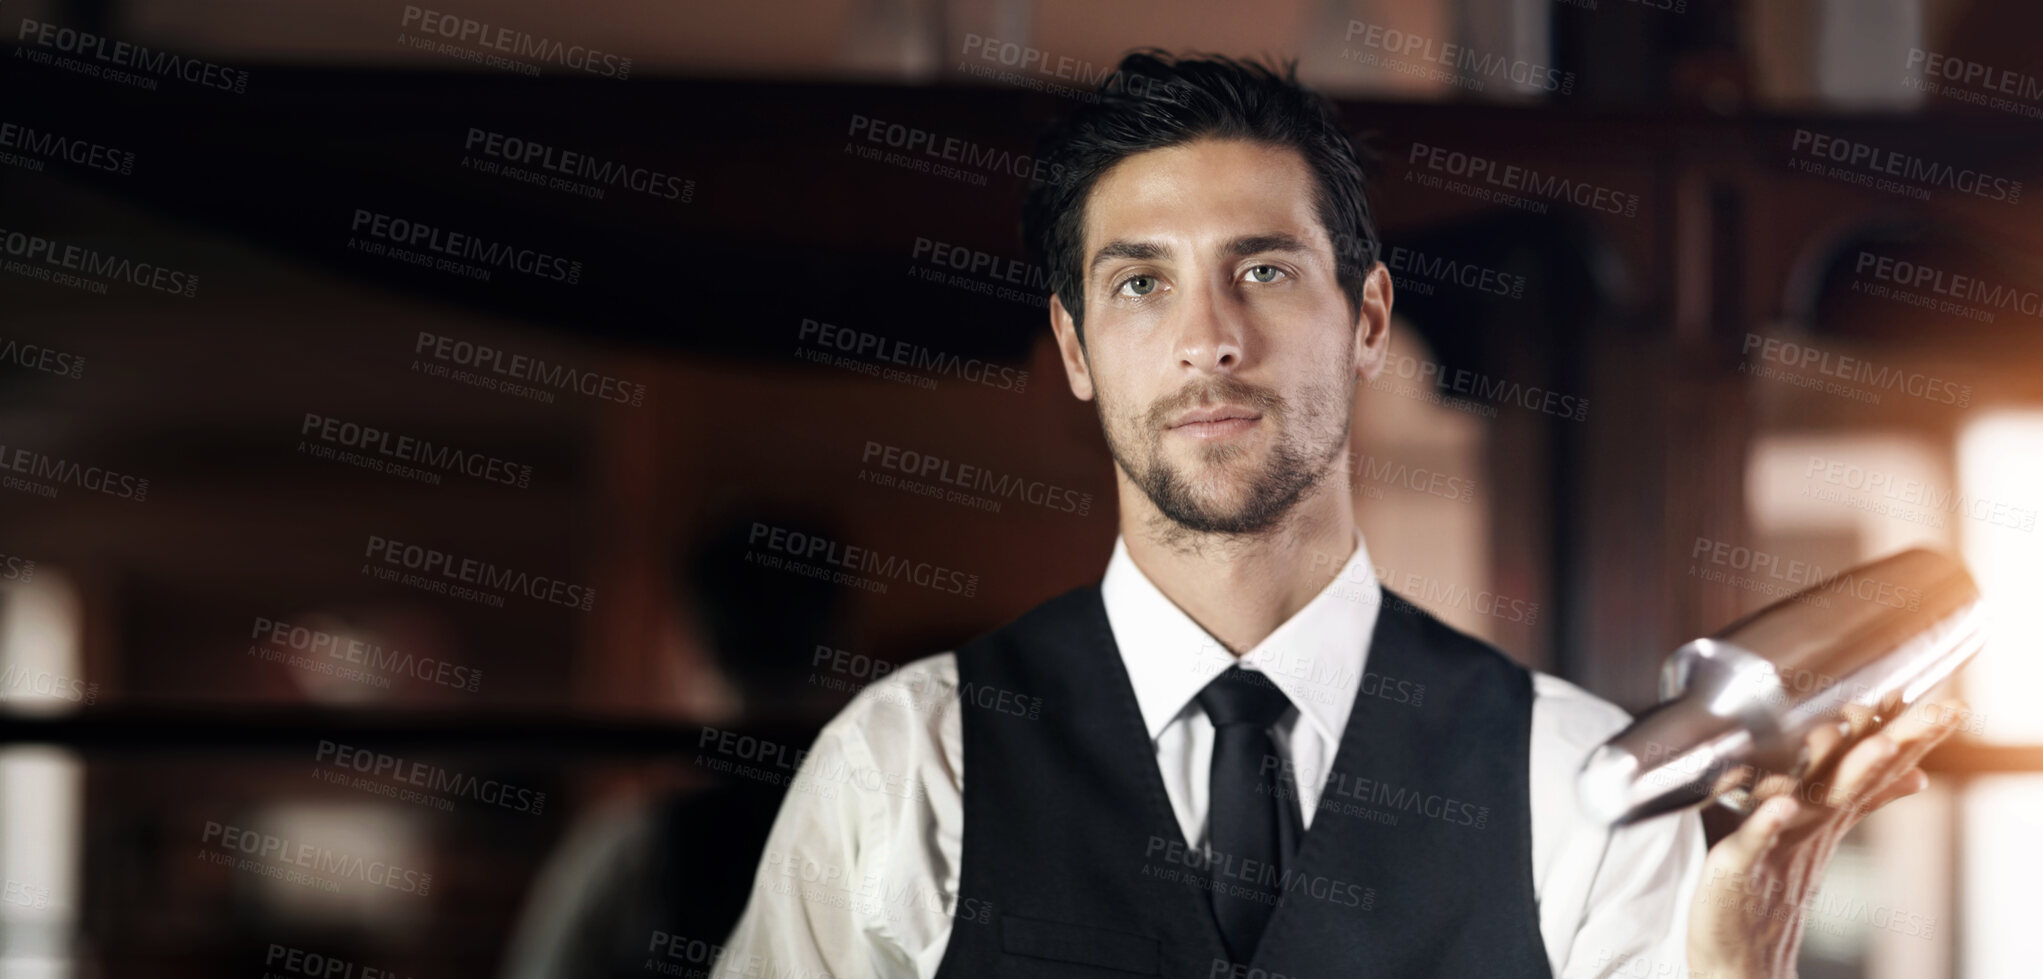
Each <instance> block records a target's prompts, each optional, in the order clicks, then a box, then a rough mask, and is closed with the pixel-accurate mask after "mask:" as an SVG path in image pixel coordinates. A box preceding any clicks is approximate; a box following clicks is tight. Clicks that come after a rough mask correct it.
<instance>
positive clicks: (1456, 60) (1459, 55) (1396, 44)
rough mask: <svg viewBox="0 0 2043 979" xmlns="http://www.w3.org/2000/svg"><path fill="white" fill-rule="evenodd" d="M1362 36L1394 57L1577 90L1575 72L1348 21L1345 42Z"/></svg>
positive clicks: (1561, 90) (1362, 40)
mask: <svg viewBox="0 0 2043 979" xmlns="http://www.w3.org/2000/svg"><path fill="white" fill-rule="evenodd" d="M1358 37H1359V38H1360V43H1361V44H1362V46H1363V47H1367V48H1375V49H1377V50H1379V51H1382V52H1384V53H1385V54H1388V55H1391V56H1393V57H1398V58H1412V59H1416V60H1419V61H1425V62H1431V63H1433V64H1436V65H1443V66H1445V67H1448V68H1452V69H1454V70H1455V71H1459V72H1466V73H1468V74H1470V75H1473V76H1476V77H1480V78H1485V79H1489V80H1492V81H1494V80H1498V79H1509V80H1510V81H1511V83H1512V84H1514V85H1523V86H1525V87H1527V88H1533V89H1538V90H1540V91H1545V92H1559V93H1560V94H1562V95H1568V94H1571V93H1573V92H1574V90H1575V73H1574V72H1572V71H1567V72H1564V71H1560V70H1559V69H1556V68H1552V67H1550V66H1547V65H1542V64H1537V63H1534V62H1529V61H1524V60H1522V59H1517V58H1507V57H1505V56H1503V55H1501V54H1495V53H1490V52H1483V51H1478V50H1476V49H1475V48H1471V47H1469V46H1467V45H1465V44H1447V43H1441V42H1439V41H1436V40H1434V39H1433V38H1430V37H1426V36H1425V35H1423V34H1414V33H1412V32H1410V31H1401V30H1398V29H1397V28H1395V27H1386V26H1384V25H1382V24H1372V23H1369V22H1368V21H1366V20H1351V21H1349V22H1348V34H1347V36H1346V37H1345V38H1342V40H1345V41H1355V40H1357V38H1358Z"/></svg>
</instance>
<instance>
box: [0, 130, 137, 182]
mask: <svg viewBox="0 0 2043 979" xmlns="http://www.w3.org/2000/svg"><path fill="white" fill-rule="evenodd" d="M0 150H19V151H20V152H22V153H27V154H29V155H31V156H39V157H42V158H43V159H45V160H63V161H64V162H66V163H72V164H76V165H77V166H81V167H85V168H87V169H91V170H105V171H107V172H108V173H118V174H120V175H122V176H126V175H128V174H131V173H133V172H135V154H134V153H132V152H130V151H128V150H118V149H114V148H113V147H111V146H102V145H100V144H98V143H95V142H93V141H91V140H87V139H78V138H76V137H72V136H65V135H62V134H60V133H53V132H48V131H45V130H41V129H37V128H35V127H33V126H24V125H21V124H19V123H13V122H0ZM12 156H13V154H11V153H7V152H0V162H10V163H11V162H14V161H13V160H11V159H9V157H12ZM26 162H28V163H31V164H34V165H33V166H30V167H29V168H28V169H31V170H41V169H42V164H41V162H40V161H36V160H29V161H26Z"/></svg>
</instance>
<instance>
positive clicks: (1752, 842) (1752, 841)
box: [1707, 796, 1802, 880]
mask: <svg viewBox="0 0 2043 979" xmlns="http://www.w3.org/2000/svg"><path fill="white" fill-rule="evenodd" d="M1801 809H1802V807H1800V806H1798V805H1796V804H1795V800H1794V799H1792V798H1790V797H1787V796H1781V797H1779V798H1775V799H1771V800H1768V801H1767V802H1766V804H1764V805H1762V806H1760V807H1759V808H1758V809H1755V810H1753V812H1752V815H1750V816H1747V817H1745V821H1744V822H1742V823H1739V824H1738V828H1737V829H1735V830H1733V831H1732V832H1731V835H1729V836H1726V837H1724V838H1723V839H1721V840H1718V841H1717V845H1716V846H1713V847H1710V852H1709V857H1708V859H1707V862H1708V863H1709V865H1710V876H1711V879H1713V880H1720V879H1743V877H1744V876H1745V875H1746V874H1749V873H1751V872H1752V869H1753V868H1755V867H1757V866H1759V863H1760V861H1762V860H1764V859H1766V855H1767V854H1768V853H1769V852H1771V851H1772V850H1773V848H1774V845H1775V844H1776V843H1778V842H1779V841H1780V837H1781V832H1782V830H1783V829H1784V828H1785V827H1786V826H1787V824H1788V823H1789V821H1791V820H1792V819H1794V817H1795V816H1796V814H1797V813H1798V812H1799V811H1800V810H1801Z"/></svg>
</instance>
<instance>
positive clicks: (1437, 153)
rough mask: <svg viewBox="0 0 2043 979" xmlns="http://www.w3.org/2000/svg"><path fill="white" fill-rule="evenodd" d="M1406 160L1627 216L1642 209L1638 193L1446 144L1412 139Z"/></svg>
mask: <svg viewBox="0 0 2043 979" xmlns="http://www.w3.org/2000/svg"><path fill="white" fill-rule="evenodd" d="M1405 162H1406V163H1409V164H1415V165H1417V166H1419V167H1424V168H1425V169H1427V170H1432V171H1436V172H1439V173H1444V174H1446V175H1448V176H1450V177H1458V178H1460V179H1463V180H1467V181H1471V182H1478V183H1482V184H1488V185H1491V186H1494V187H1501V188H1503V189H1505V190H1507V191H1511V192H1513V193H1518V194H1524V195H1526V196H1527V197H1530V198H1545V199H1547V200H1554V201H1563V202H1566V203H1569V204H1574V205H1576V206H1577V207H1586V208H1588V209H1590V210H1592V211H1604V212H1607V213H1610V214H1616V215H1620V216H1622V217H1627V218H1629V217H1634V216H1636V215H1637V214H1638V213H1639V195H1637V194H1633V193H1628V192H1625V191H1619V190H1612V189H1610V188H1608V187H1599V186H1597V185H1596V184H1592V183H1588V182H1586V181H1581V180H1574V179H1571V178H1568V177H1562V176H1558V175H1555V174H1551V173H1541V172H1539V171H1538V170H1533V169H1531V168H1528V167H1521V166H1518V165H1517V164H1512V163H1498V162H1497V161H1495V160H1492V159H1490V158H1488V157H1483V156H1477V155H1475V154H1473V153H1463V152H1461V151H1460V150H1450V149H1448V148H1447V147H1444V146H1432V145H1428V144H1426V143H1413V144H1412V149H1411V152H1410V154H1408V155H1407V156H1406V158H1405ZM1413 172H1415V171H1407V173H1406V177H1407V179H1410V177H1411V174H1412V173H1413Z"/></svg>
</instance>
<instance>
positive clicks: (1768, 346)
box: [1741, 333, 1972, 408]
mask: <svg viewBox="0 0 2043 979" xmlns="http://www.w3.org/2000/svg"><path fill="white" fill-rule="evenodd" d="M1754 351H1758V353H1759V356H1760V359H1762V360H1770V361H1773V362H1774V363H1777V364H1781V365H1783V366H1787V367H1793V368H1797V369H1799V370H1813V371H1815V372H1816V373H1817V374H1820V375H1823V376H1825V377H1834V378H1838V379H1839V380H1845V381H1850V382H1852V383H1854V384H1863V385H1865V386H1867V387H1872V388H1879V389H1882V390H1887V391H1899V392H1901V393H1904V394H1907V395H1909V396H1911V397H1916V398H1921V399H1923V400H1925V401H1929V402H1932V403H1934V404H1944V405H1952V406H1954V407H1958V408H1964V407H1966V406H1968V405H1970V404H1971V403H1972V385H1970V384H1963V385H1961V384H1956V383H1953V382H1951V381H1947V380H1944V379H1942V378H1938V377H1931V376H1929V375H1927V374H1919V373H1916V372H1915V371H1907V370H1901V369H1898V368H1893V367H1876V366H1874V365H1873V363H1872V362H1871V361H1868V360H1865V359H1863V358H1859V357H1844V356H1837V355H1834V354H1832V353H1831V352H1830V351H1828V350H1824V349H1822V348H1820V347H1812V346H1809V345H1808V344H1802V343H1796V342H1794V341H1792V340H1782V339H1780V338H1778V337H1768V336H1761V335H1759V334H1757V333H1747V334H1745V343H1744V347H1743V349H1742V351H1741V352H1742V353H1746V354H1750V353H1752V352H1754ZM1741 370H1742V368H1741ZM1875 397H1877V395H1875Z"/></svg>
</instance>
